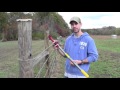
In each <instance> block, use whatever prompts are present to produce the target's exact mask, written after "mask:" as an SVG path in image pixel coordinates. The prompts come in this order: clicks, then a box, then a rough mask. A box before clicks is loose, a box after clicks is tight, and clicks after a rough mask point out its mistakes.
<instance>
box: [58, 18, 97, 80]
mask: <svg viewBox="0 0 120 90" xmlns="http://www.w3.org/2000/svg"><path fill="white" fill-rule="evenodd" d="M70 25H71V29H72V30H73V33H72V34H71V35H70V36H68V38H67V39H66V41H65V44H64V51H65V52H66V53H67V54H68V55H69V56H70V57H71V58H72V59H73V62H75V63H76V64H78V65H79V66H80V67H81V68H82V69H83V70H84V71H85V72H87V73H88V71H89V68H90V63H92V62H95V61H97V60H98V51H97V48H96V45H95V42H94V40H93V39H92V38H91V37H90V36H89V34H88V33H87V32H82V31H81V27H82V23H81V19H80V18H79V17H72V18H71V19H70ZM58 51H59V52H60V54H61V55H63V56H65V55H64V53H62V52H61V51H60V49H58ZM64 76H65V78H85V76H84V75H83V74H82V73H81V72H80V70H79V69H78V68H77V67H76V66H75V65H74V64H73V63H72V62H71V61H70V60H69V59H68V58H66V62H65V73H64Z"/></svg>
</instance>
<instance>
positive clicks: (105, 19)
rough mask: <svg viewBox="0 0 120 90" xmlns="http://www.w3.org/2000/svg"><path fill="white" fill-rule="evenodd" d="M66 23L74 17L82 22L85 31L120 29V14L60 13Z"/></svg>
mask: <svg viewBox="0 0 120 90" xmlns="http://www.w3.org/2000/svg"><path fill="white" fill-rule="evenodd" d="M58 13H59V14H60V15H61V16H62V17H63V19H64V20H65V21H66V23H67V24H68V26H69V27H70V25H69V20H70V18H71V17H73V16H78V17H80V18H81V21H82V28H83V29H87V28H88V29H90V28H102V27H104V26H115V27H117V28H118V27H120V12H58Z"/></svg>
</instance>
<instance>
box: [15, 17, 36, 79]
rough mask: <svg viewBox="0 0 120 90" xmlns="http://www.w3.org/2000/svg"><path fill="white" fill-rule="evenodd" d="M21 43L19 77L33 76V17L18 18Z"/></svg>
mask: <svg viewBox="0 0 120 90" xmlns="http://www.w3.org/2000/svg"><path fill="white" fill-rule="evenodd" d="M17 22H18V45H19V66H20V67H19V77H20V78H33V77H34V73H33V68H32V67H31V60H32V52H31V51H32V48H31V47H32V19H17Z"/></svg>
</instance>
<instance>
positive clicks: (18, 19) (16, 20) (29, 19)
mask: <svg viewBox="0 0 120 90" xmlns="http://www.w3.org/2000/svg"><path fill="white" fill-rule="evenodd" d="M16 21H32V19H17V20H16Z"/></svg>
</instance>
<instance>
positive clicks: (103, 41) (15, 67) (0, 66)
mask: <svg viewBox="0 0 120 90" xmlns="http://www.w3.org/2000/svg"><path fill="white" fill-rule="evenodd" d="M92 37H93V38H94V39H95V43H96V46H97V48H98V52H99V59H98V61H97V62H95V63H92V64H91V67H90V70H89V72H88V74H89V75H90V78H120V38H119V37H118V39H111V38H110V36H92ZM43 50H44V42H43V41H42V40H39V41H38V40H36V41H32V54H33V56H36V55H37V54H38V53H40V52H41V51H43ZM64 62H65V59H64V58H63V57H61V56H59V55H58V60H57V65H56V71H55V72H54V73H53V74H54V75H53V77H55V78H63V74H64ZM18 76H19V63H18V42H17V41H8V42H0V78H11V77H12V78H18Z"/></svg>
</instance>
